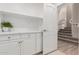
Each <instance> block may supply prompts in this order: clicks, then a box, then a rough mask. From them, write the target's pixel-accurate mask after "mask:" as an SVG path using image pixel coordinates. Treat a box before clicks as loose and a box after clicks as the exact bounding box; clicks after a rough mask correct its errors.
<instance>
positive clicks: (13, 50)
mask: <svg viewBox="0 0 79 59" xmlns="http://www.w3.org/2000/svg"><path fill="white" fill-rule="evenodd" d="M19 54H20V48H19V45H18V43H17V42H11V41H8V42H0V55H19Z"/></svg>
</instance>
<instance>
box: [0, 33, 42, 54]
mask: <svg viewBox="0 0 79 59" xmlns="http://www.w3.org/2000/svg"><path fill="white" fill-rule="evenodd" d="M24 35H25V34H24ZM10 36H11V37H10V39H9V38H8V41H7V40H6V41H3V42H0V55H20V54H21V55H32V54H36V53H38V52H40V51H41V34H40V33H38V34H37V33H31V34H26V35H25V36H23V34H22V37H21V35H19V36H18V38H19V39H18V38H17V37H16V34H15V38H13V37H14V36H12V35H10ZM3 37H4V36H3ZM7 37H8V36H7Z"/></svg>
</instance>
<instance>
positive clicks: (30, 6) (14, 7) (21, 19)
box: [0, 3, 43, 30]
mask: <svg viewBox="0 0 79 59" xmlns="http://www.w3.org/2000/svg"><path fill="white" fill-rule="evenodd" d="M0 11H4V14H3V13H2V15H3V19H2V20H6V21H10V22H11V23H12V24H13V26H14V28H20V29H23V28H26V30H40V29H39V28H40V24H41V23H42V19H43V4H42V3H0ZM0 13H1V12H0ZM10 13H11V14H10ZM17 14H18V15H19V16H18V15H17ZM20 14H22V15H26V16H21V15H20ZM6 15H7V16H6ZM30 16H31V17H30ZM20 29H19V30H20Z"/></svg>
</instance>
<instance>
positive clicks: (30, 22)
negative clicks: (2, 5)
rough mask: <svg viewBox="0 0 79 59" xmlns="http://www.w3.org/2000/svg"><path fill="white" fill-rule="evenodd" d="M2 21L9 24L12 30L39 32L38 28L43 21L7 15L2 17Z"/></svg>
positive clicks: (36, 18) (37, 18) (35, 18)
mask: <svg viewBox="0 0 79 59" xmlns="http://www.w3.org/2000/svg"><path fill="white" fill-rule="evenodd" d="M2 20H3V21H9V22H11V23H12V25H13V27H14V29H15V30H19V31H21V30H25V31H40V29H41V28H40V27H41V25H42V21H43V20H42V18H39V17H30V16H23V15H16V14H8V13H5V14H4V15H3V19H2Z"/></svg>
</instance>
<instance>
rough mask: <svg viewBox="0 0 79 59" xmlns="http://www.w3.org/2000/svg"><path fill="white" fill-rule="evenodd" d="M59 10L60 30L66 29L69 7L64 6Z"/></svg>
mask: <svg viewBox="0 0 79 59" xmlns="http://www.w3.org/2000/svg"><path fill="white" fill-rule="evenodd" d="M58 9H59V10H58V29H64V27H66V14H67V6H66V5H63V6H60V7H58Z"/></svg>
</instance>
